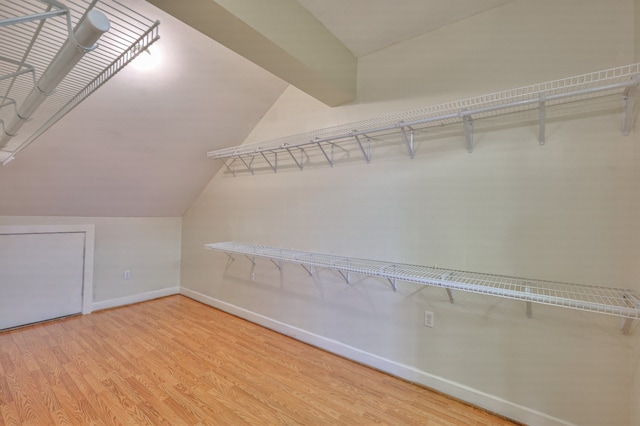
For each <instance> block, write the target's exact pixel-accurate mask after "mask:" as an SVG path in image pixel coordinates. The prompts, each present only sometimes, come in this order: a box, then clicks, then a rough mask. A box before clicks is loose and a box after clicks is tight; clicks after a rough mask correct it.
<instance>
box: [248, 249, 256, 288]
mask: <svg viewBox="0 0 640 426" xmlns="http://www.w3.org/2000/svg"><path fill="white" fill-rule="evenodd" d="M245 257H246V258H247V259H249V262H251V272H250V274H251V282H252V283H255V282H256V272H255V270H256V257H255V256H253V257H249V256H247V255H246V254H245Z"/></svg>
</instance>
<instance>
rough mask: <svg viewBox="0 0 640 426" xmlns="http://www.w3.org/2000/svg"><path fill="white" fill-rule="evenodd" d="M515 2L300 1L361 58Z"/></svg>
mask: <svg viewBox="0 0 640 426" xmlns="http://www.w3.org/2000/svg"><path fill="white" fill-rule="evenodd" d="M510 1H513V0H374V1H371V0H347V1H345V0H298V2H299V3H300V4H302V5H303V6H304V7H305V8H307V9H308V10H309V11H310V12H311V13H312V14H313V15H314V16H315V17H316V18H317V19H318V20H319V21H320V22H322V24H323V25H324V26H325V27H327V29H329V31H331V32H332V33H333V34H334V35H335V36H336V37H338V38H339V39H340V40H341V41H342V42H343V43H344V44H345V46H347V48H348V49H349V50H351V52H353V54H354V55H356V56H357V57H361V56H364V55H367V54H369V53H372V52H375V51H377V50H381V49H384V48H385V47H388V46H391V45H392V44H395V43H400V42H402V41H404V40H408V39H410V38H413V37H416V36H418V35H420V34H424V33H427V32H430V31H434V30H436V29H438V28H440V27H443V26H445V25H448V24H452V23H454V22H457V21H460V20H462V19H465V18H468V17H470V16H472V15H475V14H478V13H481V12H484V11H486V10H489V9H492V8H494V7H497V6H500V5H502V4H505V3H508V2H510Z"/></svg>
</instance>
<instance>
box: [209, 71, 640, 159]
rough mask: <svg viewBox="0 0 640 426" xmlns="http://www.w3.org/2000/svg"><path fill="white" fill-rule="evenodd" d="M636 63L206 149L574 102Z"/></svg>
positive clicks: (612, 83)
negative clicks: (268, 138)
mask: <svg viewBox="0 0 640 426" xmlns="http://www.w3.org/2000/svg"><path fill="white" fill-rule="evenodd" d="M639 79H640V63H638V64H631V65H625V66H622V67H618V68H611V69H607V70H603V71H597V72H592V73H588V74H582V75H578V76H573V77H568V78H564V79H559V80H554V81H549V82H545V83H539V84H533V85H530V86H525V87H520V88H517V89H511V90H506V91H502V92H497V93H492V94H487V95H482V96H477V97H473V98H468V99H463V100H458V101H453V102H448V103H444V104H440V105H435V106H429V107H425V108H421V109H417V110H413V111H407V112H402V113H397V114H391V115H387V116H383V117H378V118H373V119H369V120H363V121H358V122H354V123H349V124H343V125H339V126H334V127H328V128H325V129H320V130H314V131H310V132H305V133H299V134H296V135H290V136H285V137H281V138H276V139H271V140H268V141H264V142H256V143H251V144H244V145H239V146H234V147H229V148H223V149H219V150H215V151H210V152H208V153H207V156H208V157H211V158H213V159H225V158H239V157H242V156H252V157H253V156H256V155H258V154H260V153H264V152H281V151H283V150H286V149H291V148H296V147H305V146H311V145H317V144H319V143H322V142H328V143H339V142H342V141H352V140H353V139H354V136H360V135H364V136H375V135H383V134H388V133H389V132H397V131H400V130H401V129H407V128H410V129H427V128H431V127H439V126H444V125H448V124H456V123H458V124H459V123H463V122H464V120H465V117H469V118H472V119H480V118H487V117H495V116H498V115H505V114H512V113H516V112H523V111H529V110H534V109H537V108H539V107H540V106H541V104H542V102H544V105H545V107H552V106H557V105H561V104H568V103H574V102H578V101H584V100H589V99H593V98H601V97H607V96H611V95H617V94H622V93H624V92H625V91H626V90H627V89H628V88H630V87H635V86H637V85H638V83H639Z"/></svg>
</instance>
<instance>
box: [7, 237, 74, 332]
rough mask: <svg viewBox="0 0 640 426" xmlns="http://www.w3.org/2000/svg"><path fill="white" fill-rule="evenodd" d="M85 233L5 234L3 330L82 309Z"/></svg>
mask: <svg viewBox="0 0 640 426" xmlns="http://www.w3.org/2000/svg"><path fill="white" fill-rule="evenodd" d="M84 244H85V234H84V233H82V232H74V233H42V234H9V235H6V234H5V235H2V234H0V330H1V329H5V328H10V327H16V326H19V325H24V324H31V323H34V322H38V321H44V320H47V319H52V318H58V317H61V316H65V315H71V314H77V313H80V312H81V311H82V289H83V275H84V271H83V268H84Z"/></svg>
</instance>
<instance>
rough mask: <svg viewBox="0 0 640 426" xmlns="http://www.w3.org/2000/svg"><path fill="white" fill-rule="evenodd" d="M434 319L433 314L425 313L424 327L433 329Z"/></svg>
mask: <svg viewBox="0 0 640 426" xmlns="http://www.w3.org/2000/svg"><path fill="white" fill-rule="evenodd" d="M433 319H434V315H433V312H430V311H424V325H426V326H427V327H433Z"/></svg>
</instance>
